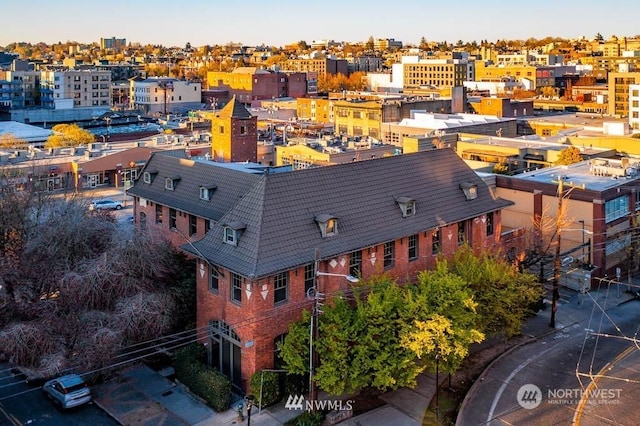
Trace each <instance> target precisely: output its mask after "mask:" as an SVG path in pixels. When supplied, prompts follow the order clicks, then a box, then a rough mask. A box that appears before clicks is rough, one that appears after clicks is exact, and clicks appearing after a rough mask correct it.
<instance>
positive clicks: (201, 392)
mask: <svg viewBox="0 0 640 426" xmlns="http://www.w3.org/2000/svg"><path fill="white" fill-rule="evenodd" d="M205 353H206V350H205V348H204V347H203V346H202V345H200V344H197V343H193V344H191V345H189V346H186V347H184V348H182V349H180V350H179V351H177V352H176V361H175V365H174V368H175V370H176V378H177V379H178V380H180V382H182V383H183V384H184V385H185V386H187V387H188V388H189V389H190V390H191V392H193V393H195V394H196V395H198V396H199V397H200V398H202V399H204V400H205V401H206V402H207V404H209V405H210V406H211V407H212V408H213V409H214V410H216V411H217V412H221V411H226V410H228V409H229V407H230V406H231V381H230V380H229V378H228V377H227V376H225V375H224V374H222V373H220V372H219V371H217V370H214V369H212V368H209V367H208V366H207V365H206V364H204V363H203V362H202V360H203V359H204V355H205Z"/></svg>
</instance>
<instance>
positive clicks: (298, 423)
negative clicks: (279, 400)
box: [285, 411, 324, 426]
mask: <svg viewBox="0 0 640 426" xmlns="http://www.w3.org/2000/svg"><path fill="white" fill-rule="evenodd" d="M323 421H324V414H322V413H321V412H319V411H318V412H315V413H312V412H310V411H305V412H304V413H302V414H300V415H299V416H298V417H296V418H295V419H291V420H289V421H288V422H286V423H285V425H287V426H320V425H321V424H322V422H323Z"/></svg>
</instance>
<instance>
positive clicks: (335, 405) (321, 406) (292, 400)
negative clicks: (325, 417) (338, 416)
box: [284, 395, 353, 411]
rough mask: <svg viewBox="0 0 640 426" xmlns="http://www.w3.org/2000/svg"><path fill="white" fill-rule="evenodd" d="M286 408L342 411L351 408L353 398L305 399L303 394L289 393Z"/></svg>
mask: <svg viewBox="0 0 640 426" xmlns="http://www.w3.org/2000/svg"><path fill="white" fill-rule="evenodd" d="M284 408H286V409H287V410H301V411H302V410H319V411H325V410H326V411H333V410H338V411H343V410H352V409H353V400H351V399H348V400H346V401H342V400H339V399H338V400H325V399H323V400H321V401H318V400H306V399H304V396H303V395H289V397H288V398H287V402H286V403H285V404H284Z"/></svg>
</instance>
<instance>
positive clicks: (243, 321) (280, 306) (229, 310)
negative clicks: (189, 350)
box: [129, 149, 511, 391]
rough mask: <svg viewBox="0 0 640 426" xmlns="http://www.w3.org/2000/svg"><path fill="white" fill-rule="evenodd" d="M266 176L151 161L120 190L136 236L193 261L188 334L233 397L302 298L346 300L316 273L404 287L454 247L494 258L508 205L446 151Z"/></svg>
mask: <svg viewBox="0 0 640 426" xmlns="http://www.w3.org/2000/svg"><path fill="white" fill-rule="evenodd" d="M276 171H277V170H276V169H270V168H264V167H263V168H262V169H261V170H259V168H257V166H254V165H251V164H248V165H235V166H234V165H226V164H220V163H215V162H211V161H208V162H206V161H197V160H188V159H185V158H177V157H176V156H174V155H171V156H169V155H159V154H154V155H152V157H151V158H150V160H149V162H148V163H147V165H146V166H145V168H144V169H143V171H142V177H141V178H139V179H138V180H137V181H136V183H135V185H134V187H133V188H132V189H131V190H129V195H132V196H134V199H135V201H134V213H135V218H136V219H135V220H136V223H137V225H138V226H140V227H141V228H145V227H146V228H151V227H154V228H155V229H158V230H160V232H165V233H167V234H168V235H171V236H172V237H173V240H174V242H177V241H180V240H182V241H181V244H182V248H183V249H184V250H186V251H188V252H190V253H191V254H192V255H193V256H195V257H197V258H198V260H197V266H196V268H197V271H198V272H197V278H196V280H197V282H196V286H197V327H198V328H199V329H201V330H206V337H203V338H202V341H203V342H206V343H207V348H208V350H209V361H210V363H211V365H212V366H213V367H214V368H216V369H219V370H220V371H222V372H224V373H225V374H226V375H228V376H229V377H230V378H231V380H232V382H233V384H234V386H235V387H236V388H238V389H239V390H241V391H246V390H247V388H248V383H249V378H250V377H251V375H252V374H253V373H254V372H256V371H259V370H261V369H265V368H273V367H274V365H276V364H277V363H278V353H277V347H276V345H277V342H279V341H281V340H282V338H283V336H284V334H286V333H287V332H288V327H289V324H290V323H291V322H292V321H295V320H298V319H300V317H301V312H302V310H303V309H305V308H306V309H308V308H309V307H310V306H311V303H312V302H311V301H310V300H309V299H308V298H307V293H308V291H310V290H309V289H311V288H317V289H318V291H320V292H321V293H323V294H325V295H327V296H329V295H332V294H335V293H336V292H338V291H345V290H347V289H348V286H347V284H348V283H347V282H346V281H345V280H344V279H342V278H340V277H337V276H318V275H317V272H325V273H334V274H352V275H355V276H360V277H361V278H362V279H363V280H366V279H368V278H371V277H373V276H375V275H377V274H381V273H387V274H389V275H391V276H392V277H394V278H397V279H398V280H399V281H400V282H405V281H406V280H407V279H411V278H410V277H414V276H415V275H416V273H417V272H418V271H421V270H424V269H429V268H432V267H434V265H435V261H436V258H437V257H438V256H440V255H445V256H449V255H451V254H452V253H454V252H455V250H456V249H457V248H458V247H459V246H460V245H462V244H470V245H471V246H472V247H473V248H475V249H488V250H492V251H493V250H497V249H498V248H499V247H500V246H501V243H502V242H501V211H502V210H503V209H504V208H505V207H507V206H509V205H510V204H511V203H510V202H507V201H504V200H501V199H499V198H496V197H495V196H494V194H493V193H492V191H491V190H490V189H489V187H488V186H487V185H486V184H485V183H484V181H483V180H482V179H480V178H479V177H478V176H477V175H476V174H475V173H474V172H473V171H472V170H471V169H470V168H468V167H467V166H466V165H465V164H464V162H463V161H462V160H461V159H460V158H459V157H458V156H457V155H456V154H455V153H454V152H453V151H452V150H449V149H441V150H433V151H426V152H420V153H415V154H410V155H399V156H391V157H386V158H381V159H375V160H366V161H356V162H350V163H348V164H338V165H334V166H331V167H318V168H311V169H307V170H300V171H296V172H286V171H285V172H280V173H278V172H276ZM354 200H357V202H354ZM316 265H317V267H316Z"/></svg>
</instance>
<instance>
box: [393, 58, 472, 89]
mask: <svg viewBox="0 0 640 426" xmlns="http://www.w3.org/2000/svg"><path fill="white" fill-rule="evenodd" d="M467 78H468V74H467V63H466V62H461V61H458V60H455V59H451V60H447V59H433V60H420V61H418V62H415V63H413V62H408V63H403V84H402V86H403V88H404V89H409V90H411V89H420V88H424V87H427V88H428V87H438V88H445V87H447V88H450V87H460V86H462V82H463V81H465V80H467Z"/></svg>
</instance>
